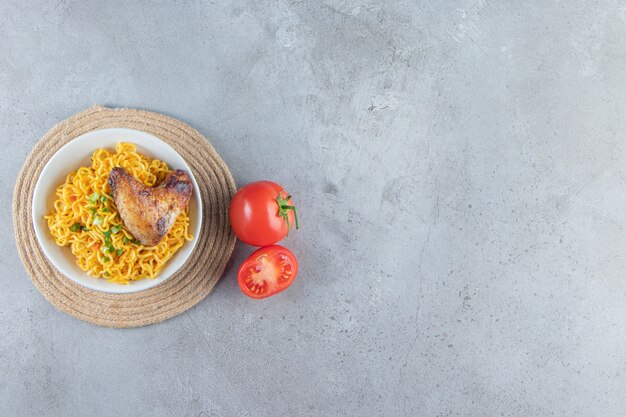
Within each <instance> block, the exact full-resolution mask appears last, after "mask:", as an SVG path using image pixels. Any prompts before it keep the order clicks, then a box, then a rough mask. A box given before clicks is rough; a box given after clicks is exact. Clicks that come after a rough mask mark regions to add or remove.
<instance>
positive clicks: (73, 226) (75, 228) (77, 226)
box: [70, 223, 82, 233]
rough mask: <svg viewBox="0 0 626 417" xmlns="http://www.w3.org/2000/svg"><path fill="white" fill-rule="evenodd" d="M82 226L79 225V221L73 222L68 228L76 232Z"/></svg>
mask: <svg viewBox="0 0 626 417" xmlns="http://www.w3.org/2000/svg"><path fill="white" fill-rule="evenodd" d="M81 227H82V226H81V225H80V223H74V224H73V225H72V227H70V230H71V231H72V232H74V233H76V232H78V230H79V229H80V228H81Z"/></svg>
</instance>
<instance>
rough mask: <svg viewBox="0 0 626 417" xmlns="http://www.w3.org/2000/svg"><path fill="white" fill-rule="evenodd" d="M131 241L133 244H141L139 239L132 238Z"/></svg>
mask: <svg viewBox="0 0 626 417" xmlns="http://www.w3.org/2000/svg"><path fill="white" fill-rule="evenodd" d="M133 243H134V244H135V245H141V242H140V241H139V239H135V240H133Z"/></svg>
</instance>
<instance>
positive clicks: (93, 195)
mask: <svg viewBox="0 0 626 417" xmlns="http://www.w3.org/2000/svg"><path fill="white" fill-rule="evenodd" d="M99 198H100V194H98V193H93V194H92V195H91V197H89V201H91V202H92V203H95V202H96V201H98V199H99Z"/></svg>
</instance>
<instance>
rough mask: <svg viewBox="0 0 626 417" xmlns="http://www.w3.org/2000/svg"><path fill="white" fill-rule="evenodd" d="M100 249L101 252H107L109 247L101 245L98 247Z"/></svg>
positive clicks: (109, 250) (109, 249)
mask: <svg viewBox="0 0 626 417" xmlns="http://www.w3.org/2000/svg"><path fill="white" fill-rule="evenodd" d="M100 251H101V252H102V253H108V252H111V248H110V247H108V246H103V247H101V248H100Z"/></svg>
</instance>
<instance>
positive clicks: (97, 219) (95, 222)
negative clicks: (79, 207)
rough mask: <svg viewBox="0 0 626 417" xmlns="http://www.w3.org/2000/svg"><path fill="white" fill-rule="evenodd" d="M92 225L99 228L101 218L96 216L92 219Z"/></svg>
mask: <svg viewBox="0 0 626 417" xmlns="http://www.w3.org/2000/svg"><path fill="white" fill-rule="evenodd" d="M93 224H95V225H96V226H100V225H101V224H102V217H100V216H96V218H95V219H93Z"/></svg>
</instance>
